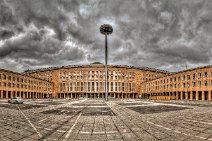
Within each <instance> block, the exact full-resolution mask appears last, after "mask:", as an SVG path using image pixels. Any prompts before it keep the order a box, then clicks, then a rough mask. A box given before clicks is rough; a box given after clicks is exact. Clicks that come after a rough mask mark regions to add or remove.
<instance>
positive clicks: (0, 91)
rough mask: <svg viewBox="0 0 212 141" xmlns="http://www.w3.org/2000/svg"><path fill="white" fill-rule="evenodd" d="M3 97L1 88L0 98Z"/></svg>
mask: <svg viewBox="0 0 212 141" xmlns="http://www.w3.org/2000/svg"><path fill="white" fill-rule="evenodd" d="M2 98H3V93H2V90H0V99H2Z"/></svg>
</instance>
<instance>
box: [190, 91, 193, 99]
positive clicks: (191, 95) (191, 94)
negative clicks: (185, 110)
mask: <svg viewBox="0 0 212 141" xmlns="http://www.w3.org/2000/svg"><path fill="white" fill-rule="evenodd" d="M190 100H193V91H191V92H190Z"/></svg>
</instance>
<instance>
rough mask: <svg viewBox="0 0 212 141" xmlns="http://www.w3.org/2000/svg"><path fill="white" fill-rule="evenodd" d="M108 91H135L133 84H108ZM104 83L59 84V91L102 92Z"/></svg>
mask: <svg viewBox="0 0 212 141" xmlns="http://www.w3.org/2000/svg"><path fill="white" fill-rule="evenodd" d="M107 86H108V91H127V92H128V91H130V92H131V91H135V83H121V82H108V85H107ZM104 90H105V82H71V83H68V82H67V83H60V91H61V92H64V91H68V92H70V91H96V92H98V91H104Z"/></svg>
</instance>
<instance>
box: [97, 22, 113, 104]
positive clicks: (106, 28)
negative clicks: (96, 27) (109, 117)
mask: <svg viewBox="0 0 212 141" xmlns="http://www.w3.org/2000/svg"><path fill="white" fill-rule="evenodd" d="M100 32H101V33H102V34H103V35H105V100H106V101H108V68H107V58H108V56H107V35H109V34H112V32H113V28H112V26H111V25H109V24H103V25H101V27H100Z"/></svg>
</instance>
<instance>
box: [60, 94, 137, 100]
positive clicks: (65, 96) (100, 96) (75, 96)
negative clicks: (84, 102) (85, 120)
mask: <svg viewBox="0 0 212 141" xmlns="http://www.w3.org/2000/svg"><path fill="white" fill-rule="evenodd" d="M80 97H84V98H105V93H59V94H58V98H80ZM108 97H109V98H120V99H125V98H131V99H135V98H138V94H136V93H108Z"/></svg>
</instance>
